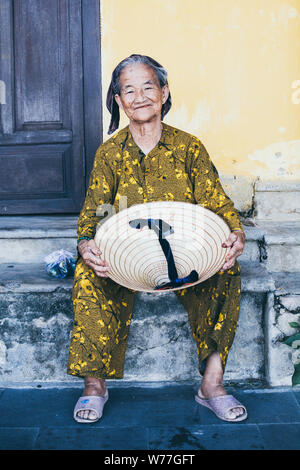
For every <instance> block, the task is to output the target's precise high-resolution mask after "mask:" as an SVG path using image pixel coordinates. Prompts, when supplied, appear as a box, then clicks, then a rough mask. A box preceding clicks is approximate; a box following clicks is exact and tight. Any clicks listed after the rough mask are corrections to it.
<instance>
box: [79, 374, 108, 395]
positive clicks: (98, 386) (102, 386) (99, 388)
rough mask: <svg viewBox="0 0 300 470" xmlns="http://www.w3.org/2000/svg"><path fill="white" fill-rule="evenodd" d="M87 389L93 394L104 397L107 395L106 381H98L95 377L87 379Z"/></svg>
mask: <svg viewBox="0 0 300 470" xmlns="http://www.w3.org/2000/svg"><path fill="white" fill-rule="evenodd" d="M84 385H85V389H89V391H91V393H92V392H93V394H99V393H100V394H101V395H104V394H105V393H106V383H105V380H104V379H96V378H94V377H86V378H85V380H84Z"/></svg>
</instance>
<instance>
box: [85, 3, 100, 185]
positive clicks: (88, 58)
mask: <svg viewBox="0 0 300 470" xmlns="http://www.w3.org/2000/svg"><path fill="white" fill-rule="evenodd" d="M100 1H101V0H82V37H83V44H82V55H83V74H84V76H83V78H84V80H83V103H84V142H85V149H84V153H85V155H84V157H85V158H83V160H84V161H85V168H84V174H85V181H86V188H85V189H86V190H87V187H88V183H89V176H90V172H91V170H92V167H93V162H94V157H95V153H96V150H97V148H98V147H99V145H100V144H101V143H102V142H103V118H102V102H103V100H102V77H101V31H100V28H101V23H100V16H101V5H100Z"/></svg>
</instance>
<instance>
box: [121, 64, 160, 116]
mask: <svg viewBox="0 0 300 470" xmlns="http://www.w3.org/2000/svg"><path fill="white" fill-rule="evenodd" d="M119 83H120V95H115V99H116V101H117V103H118V105H119V106H120V108H121V109H123V111H124V112H125V114H126V115H127V117H128V118H129V120H130V121H134V122H137V123H140V124H142V123H144V122H150V121H152V120H155V119H161V108H162V106H163V104H164V103H165V101H166V100H167V98H168V96H169V87H168V86H167V85H165V86H164V87H163V88H161V87H160V84H159V81H158V78H157V75H156V73H155V71H154V70H153V69H152V67H149V66H148V65H145V64H134V65H128V66H127V67H125V68H124V69H123V70H122V72H121V74H120V79H119Z"/></svg>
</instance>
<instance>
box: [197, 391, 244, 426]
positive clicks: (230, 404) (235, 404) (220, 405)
mask: <svg viewBox="0 0 300 470" xmlns="http://www.w3.org/2000/svg"><path fill="white" fill-rule="evenodd" d="M195 400H196V402H197V403H199V404H200V405H202V406H206V408H209V409H210V410H211V411H213V413H215V415H216V416H217V417H218V418H219V419H222V420H224V421H230V422H231V423H235V422H237V421H244V419H246V418H247V416H248V415H247V410H246V408H245V407H244V405H242V404H241V403H240V402H239V401H238V400H237V399H236V398H234V396H233V395H221V396H219V397H213V398H201V397H199V395H195ZM233 408H243V409H244V413H243V414H242V415H241V416H238V417H237V418H226V413H228V411H230V410H232V409H233Z"/></svg>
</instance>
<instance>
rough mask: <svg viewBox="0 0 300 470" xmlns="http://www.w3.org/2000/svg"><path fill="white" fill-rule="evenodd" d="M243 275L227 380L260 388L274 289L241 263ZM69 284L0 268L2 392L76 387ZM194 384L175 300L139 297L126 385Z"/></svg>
mask: <svg viewBox="0 0 300 470" xmlns="http://www.w3.org/2000/svg"><path fill="white" fill-rule="evenodd" d="M241 267H242V301H241V310H240V323H239V327H238V330H237V333H236V338H235V341H234V344H233V347H232V348H231V350H230V354H229V359H228V363H227V368H226V375H225V379H226V380H236V381H253V380H264V378H265V377H266V376H268V373H267V372H266V370H265V367H266V360H265V357H266V354H267V352H266V341H265V323H266V319H265V316H266V315H267V313H266V305H267V304H268V303H267V299H269V297H268V296H269V295H274V292H275V288H276V286H275V283H274V279H273V277H272V276H271V275H270V274H269V273H268V272H267V271H266V269H265V267H264V266H263V265H262V264H261V263H257V262H241ZM72 284H73V279H72V278H67V279H55V278H51V277H49V276H48V274H47V273H46V272H45V269H44V265H43V264H41V263H15V264H11V263H5V264H2V265H1V266H0V371H1V376H2V383H3V384H5V383H6V384H11V383H14V384H20V383H21V384H26V383H36V382H58V383H60V382H61V383H66V382H67V383H70V384H72V385H74V383H76V381H79V380H80V379H77V378H75V377H70V376H68V375H67V374H66V362H67V355H68V347H69V338H70V334H71V327H72V320H73V312H72V303H71V293H72ZM269 301H270V300H269ZM162 312H163V314H162ZM269 375H270V374H269ZM194 379H199V373H198V370H197V354H196V345H195V343H194V340H193V339H192V336H191V333H190V329H189V323H188V319H187V314H186V311H185V310H184V308H183V307H182V305H181V304H180V303H179V301H178V300H177V297H176V296H175V294H174V293H172V292H170V293H161V294H160V295H157V294H146V293H138V294H137V297H136V301H135V305H134V313H133V320H132V325H131V330H130V335H129V341H128V349H127V355H126V363H125V375H124V380H127V381H132V382H136V381H139V382H159V381H176V380H194ZM120 382H122V381H120Z"/></svg>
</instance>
